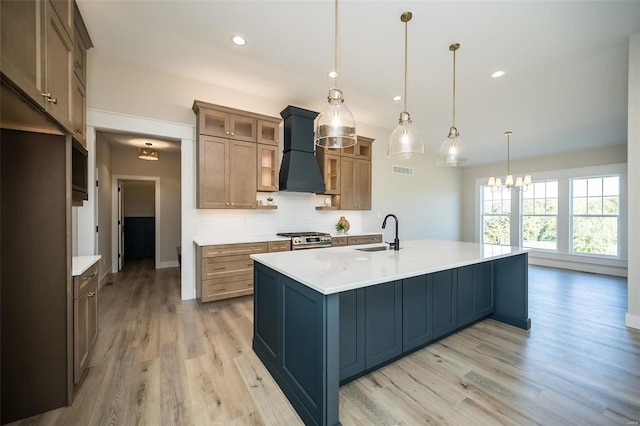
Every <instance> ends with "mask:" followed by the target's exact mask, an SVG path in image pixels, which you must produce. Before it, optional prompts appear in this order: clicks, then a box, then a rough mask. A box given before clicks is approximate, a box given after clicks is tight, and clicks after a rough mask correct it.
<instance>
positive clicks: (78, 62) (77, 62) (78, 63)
mask: <svg viewBox="0 0 640 426" xmlns="http://www.w3.org/2000/svg"><path fill="white" fill-rule="evenodd" d="M73 66H74V67H75V68H78V69H79V70H81V69H82V64H81V63H80V59H76V60H75V62H74V63H73Z"/></svg>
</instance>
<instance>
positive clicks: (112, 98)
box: [87, 52, 460, 299]
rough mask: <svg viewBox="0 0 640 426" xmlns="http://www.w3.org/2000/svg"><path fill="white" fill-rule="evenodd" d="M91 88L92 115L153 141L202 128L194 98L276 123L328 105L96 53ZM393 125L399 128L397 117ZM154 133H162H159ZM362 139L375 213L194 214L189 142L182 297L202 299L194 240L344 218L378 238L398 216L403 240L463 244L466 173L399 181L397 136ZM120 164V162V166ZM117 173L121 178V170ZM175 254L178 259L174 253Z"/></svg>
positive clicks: (309, 209)
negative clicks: (297, 111) (392, 150)
mask: <svg viewBox="0 0 640 426" xmlns="http://www.w3.org/2000/svg"><path fill="white" fill-rule="evenodd" d="M88 85H89V87H88V90H87V93H88V95H87V96H88V97H87V103H88V107H89V108H90V109H92V110H96V112H99V111H105V112H109V113H116V114H114V115H113V117H116V116H121V118H122V120H120V119H118V118H117V117H116V118H115V119H114V120H112V121H110V124H109V126H111V125H112V124H111V123H115V122H120V123H126V122H127V117H130V118H131V120H129V121H130V122H132V123H139V125H141V126H145V127H146V128H145V130H144V131H142V130H141V129H130V131H137V132H140V133H145V134H150V135H154V134H155V135H165V136H166V134H165V133H163V131H162V129H163V128H165V129H166V128H167V127H171V123H176V126H174V127H180V125H182V124H186V125H189V126H193V127H195V115H194V113H193V111H192V110H191V106H192V104H193V101H194V99H199V100H203V101H206V102H211V103H215V104H220V105H225V106H230V107H234V108H239V109H244V110H247V111H253V112H257V113H261V114H265V115H270V116H274V117H279V113H280V111H281V110H282V109H284V108H285V107H286V106H287V105H289V104H291V105H295V106H299V107H301V108H307V109H311V110H315V111H319V110H320V109H321V108H322V107H323V106H324V96H320V97H319V99H318V103H317V104H315V105H305V104H303V103H300V102H297V101H296V100H295V99H266V98H262V97H260V96H252V95H247V94H246V93H242V92H239V91H235V90H231V89H227V88H223V87H218V86H213V85H210V84H206V83H203V82H199V81H195V80H190V79H186V78H183V77H180V76H176V75H172V74H168V73H162V72H159V71H156V70H151V69H147V68H142V67H139V66H137V65H133V64H129V63H124V62H120V61H115V60H112V59H109V58H104V57H100V56H97V55H95V54H93V53H92V52H89V78H88ZM107 115H108V114H107ZM89 118H91V117H89ZM89 118H88V119H89ZM141 118H145V119H142V120H141ZM356 118H357V117H356ZM109 120H110V119H109V118H107V121H109ZM390 120H391V122H395V117H391V118H390ZM154 127H156V128H157V129H158V130H157V131H154ZM358 133H359V134H361V135H363V136H367V137H371V138H373V139H375V140H376V142H374V145H373V146H374V149H373V156H374V157H373V164H372V175H373V176H372V188H373V189H372V207H373V209H372V211H371V212H353V211H345V212H338V211H317V210H315V206H316V205H320V204H321V203H322V200H323V198H324V197H322V196H316V195H313V194H301V193H288V192H281V193H275V194H273V196H274V198H275V200H276V204H278V209H277V210H255V211H254V210H247V211H241V210H233V211H223V210H198V209H196V208H195V187H194V182H195V151H194V145H193V143H190V142H189V141H188V140H187V139H185V138H183V142H182V159H181V161H182V259H183V261H182V285H183V290H182V297H183V298H184V299H189V298H193V297H195V278H194V274H193V270H194V260H193V254H194V250H193V244H192V241H193V236H196V235H223V236H226V235H238V236H245V235H256V234H258V233H259V234H260V235H265V234H267V235H270V234H271V235H272V234H275V233H276V232H278V231H295V230H317V231H330V230H332V229H333V228H332V227H333V224H334V223H335V222H337V220H338V219H339V216H341V215H342V216H346V217H347V219H349V221H350V222H351V224H352V229H353V231H354V232H357V231H366V232H369V231H379V230H380V226H381V223H382V217H384V215H385V214H387V213H395V214H396V215H397V216H398V217H399V219H400V238H401V239H412V238H421V237H432V238H443V239H458V238H459V234H460V233H459V229H460V191H459V185H460V173H459V172H458V171H456V170H446V169H436V168H435V166H434V163H435V158H434V157H432V156H426V157H425V158H424V159H422V160H413V161H409V162H402V163H401V165H403V166H408V167H413V168H414V169H415V175H414V176H413V177H407V176H397V175H392V174H391V164H392V163H391V162H390V161H389V160H388V159H387V158H386V143H387V139H388V137H389V134H390V131H388V130H386V129H381V128H379V127H376V126H374V125H368V124H365V123H360V122H359V123H358ZM281 148H282V147H281ZM113 162H114V164H115V163H116V161H115V160H114V161H113ZM112 173H113V174H120V172H119V171H118V172H116V171H115V170H113V171H112ZM128 174H139V173H134V172H131V173H128ZM266 196H267V194H263V195H260V197H264V198H266ZM163 216H164V213H163ZM390 235H391V233H389V235H385V239H389V238H391V237H390ZM163 238H164V237H163ZM173 250H174V252H175V246H174V248H173Z"/></svg>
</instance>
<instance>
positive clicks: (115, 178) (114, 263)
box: [111, 175, 162, 271]
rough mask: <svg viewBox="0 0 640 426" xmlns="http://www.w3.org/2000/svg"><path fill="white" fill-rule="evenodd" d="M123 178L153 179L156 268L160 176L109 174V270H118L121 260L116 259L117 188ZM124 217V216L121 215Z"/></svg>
mask: <svg viewBox="0 0 640 426" xmlns="http://www.w3.org/2000/svg"><path fill="white" fill-rule="evenodd" d="M123 180H145V181H153V182H155V215H156V224H155V227H156V229H155V234H156V244H155V259H154V261H155V268H156V269H157V268H158V266H159V265H160V259H161V256H160V255H161V253H160V242H161V239H160V236H161V233H160V230H161V228H162V227H161V225H162V217H161V209H160V177H159V176H134V175H112V176H111V217H112V222H111V268H112V269H111V270H112V271H119V270H120V269H118V268H119V266H120V265H121V262H119V261H118V259H119V257H118V252H119V250H118V249H119V247H118V246H119V243H120V235H118V233H119V229H120V226H121V225H124V224H120V225H119V224H118V207H119V203H118V188H119V187H120V181H123ZM123 218H124V217H123Z"/></svg>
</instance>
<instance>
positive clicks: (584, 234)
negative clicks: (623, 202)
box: [571, 176, 620, 256]
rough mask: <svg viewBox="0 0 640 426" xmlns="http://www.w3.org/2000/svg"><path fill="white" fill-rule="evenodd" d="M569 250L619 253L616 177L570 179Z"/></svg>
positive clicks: (618, 189) (618, 191) (618, 185)
mask: <svg viewBox="0 0 640 426" xmlns="http://www.w3.org/2000/svg"><path fill="white" fill-rule="evenodd" d="M571 194H572V219H571V222H572V223H571V225H572V240H573V241H572V251H574V252H577V253H592V254H606V255H612V256H617V255H618V254H619V244H618V227H619V214H620V209H619V203H620V177H619V176H607V177H590V178H584V179H573V180H572V192H571Z"/></svg>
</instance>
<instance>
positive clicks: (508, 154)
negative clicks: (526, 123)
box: [507, 133, 511, 176]
mask: <svg viewBox="0 0 640 426" xmlns="http://www.w3.org/2000/svg"><path fill="white" fill-rule="evenodd" d="M510 142H511V141H510V138H509V133H507V176H509V174H510V173H509V157H510V156H511V149H510V145H511V144H510Z"/></svg>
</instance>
